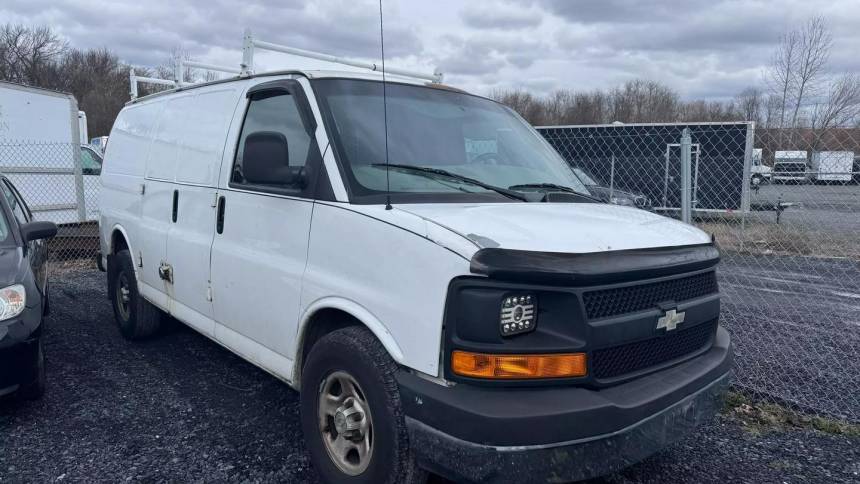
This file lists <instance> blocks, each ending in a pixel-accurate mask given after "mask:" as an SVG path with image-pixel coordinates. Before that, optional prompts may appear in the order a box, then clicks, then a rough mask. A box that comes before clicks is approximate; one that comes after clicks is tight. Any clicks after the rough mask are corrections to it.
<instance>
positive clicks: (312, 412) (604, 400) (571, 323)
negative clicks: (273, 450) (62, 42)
mask: <svg viewBox="0 0 860 484" xmlns="http://www.w3.org/2000/svg"><path fill="white" fill-rule="evenodd" d="M110 140H111V141H110V144H111V149H110V150H108V151H107V155H106V158H105V160H104V166H103V170H102V174H101V183H102V186H101V192H100V193H101V202H100V231H101V252H102V253H101V256H100V261H99V262H100V264H104V265H106V269H107V277H108V290H109V296H110V299H111V301H112V304H113V309H114V312H115V315H116V320H117V323H118V324H119V330H120V331H121V333H122V334H123V335H124V336H125V337H127V338H130V339H138V338H144V337H149V336H151V335H153V334H155V333H156V332H157V330H158V328H159V325H160V322H161V318H162V316H163V314H170V315H171V316H173V317H174V318H176V319H178V320H180V321H182V322H183V323H185V324H187V325H189V326H191V327H192V328H194V329H195V330H197V331H199V332H200V333H202V334H204V335H205V336H207V337H209V338H211V339H212V340H214V341H216V342H217V343H219V344H221V345H223V346H224V347H226V348H228V349H229V350H230V351H233V352H235V353H236V354H238V355H240V356H241V357H243V358H245V359H247V360H248V361H250V362H252V363H253V364H255V365H257V366H259V367H260V368H262V369H264V370H265V371H267V372H269V373H271V374H272V375H274V376H276V377H277V378H279V379H281V380H283V381H284V382H286V383H287V384H288V385H290V386H291V387H293V388H294V389H296V390H298V391H299V392H300V400H301V419H302V422H301V423H302V428H303V431H304V435H305V441H306V447H307V449H308V451H309V453H310V456H311V459H312V463H313V465H314V467H315V468H316V470H317V471H318V472H319V474H320V475H321V476H322V478H323V479H324V480H325V481H327V482H354V483H381V482H389V483H404V482H406V483H414V482H421V481H422V480H424V479H425V478H426V475H427V472H428V471H432V472H435V473H438V474H441V475H443V476H447V477H449V478H452V479H455V480H457V481H473V482H517V483H521V482H543V481H546V480H552V481H554V482H555V481H563V480H576V479H582V478H587V477H591V476H596V475H601V474H605V473H608V472H611V471H614V470H617V469H620V468H622V467H624V466H627V465H629V464H631V463H634V462H636V461H639V460H641V459H643V458H645V457H646V456H648V455H651V454H652V453H654V452H656V451H658V450H660V449H662V448H664V447H665V446H667V445H670V444H671V443H673V442H675V441H677V440H678V439H681V438H683V437H684V436H687V435H690V434H691V433H694V432H695V431H696V427H697V426H698V425H699V424H702V423H704V422H707V421H709V420H710V419H711V417H712V416H713V415H714V413H715V412H716V411H717V409H718V407H719V404H720V401H721V395H722V394H723V393H724V391H725V390H726V388H727V381H728V375H729V371H730V366H731V347H730V342H729V335H728V333H727V332H726V330H725V329H723V328H721V327H720V325H719V323H718V318H719V310H720V301H719V292H718V287H717V279H716V275H715V266H716V264H717V262H718V259H719V253H718V251H717V248H716V247H715V245H714V242H713V241H712V238H711V237H710V236H708V235H707V234H705V233H704V232H702V231H701V230H698V229H696V228H694V227H692V226H690V225H685V224H683V223H680V222H678V221H675V220H672V219H669V218H664V217H661V216H659V215H656V214H653V213H650V212H647V211H643V210H639V209H636V208H633V207H625V206H617V205H609V204H605V203H601V202H599V201H598V200H597V199H596V198H594V197H592V196H591V195H590V194H589V192H588V189H587V188H586V187H585V186H584V184H583V183H582V182H581V181H580V180H579V179H578V178H577V177H576V175H575V174H574V172H573V170H572V169H571V167H570V166H569V165H568V164H567V163H566V162H565V161H564V160H563V159H562V158H561V157H560V156H559V155H558V154H557V153H556V152H555V151H553V149H552V148H551V147H550V146H549V145H548V144H547V143H546V142H545V141H544V140H543V139H542V138H541V136H540V135H539V134H537V132H536V131H535V130H534V129H532V128H531V127H530V126H529V125H528V124H526V123H525V122H524V121H523V120H522V119H521V118H520V117H519V116H517V115H516V114H515V113H514V112H513V111H511V110H510V109H508V108H507V107H505V106H503V105H501V104H498V103H496V102H494V101H492V100H489V99H486V98H483V97H480V96H475V95H472V94H468V93H466V92H462V91H459V90H456V89H453V88H450V87H446V86H443V85H441V84H438V83H432V82H431V83H425V82H422V81H417V80H407V79H398V80H396V81H394V80H392V79H389V80H388V82H385V83H384V82H383V79H382V78H381V77H380V76H379V74H378V73H366V74H365V73H360V72H327V71H301V72H300V71H289V72H286V71H282V72H279V73H268V74H260V75H249V76H242V77H235V78H232V79H229V80H223V81H215V82H210V83H206V84H199V85H191V86H184V87H178V88H176V89H171V90H169V91H167V92H164V93H160V94H154V95H151V96H147V97H143V98H140V99H137V100H134V101H132V102H130V103H129V104H128V105H127V106H126V107H125V108H124V109H123V110H122V112H121V113H120V114H119V117H118V118H117V120H116V123H115V124H114V127H113V130H112V131H111V133H110Z"/></svg>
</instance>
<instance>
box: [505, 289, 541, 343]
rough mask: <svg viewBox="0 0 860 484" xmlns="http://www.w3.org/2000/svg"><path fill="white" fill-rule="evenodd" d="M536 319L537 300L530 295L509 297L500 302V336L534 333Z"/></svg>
mask: <svg viewBox="0 0 860 484" xmlns="http://www.w3.org/2000/svg"><path fill="white" fill-rule="evenodd" d="M536 317H537V298H536V297H535V296H533V295H532V294H516V295H510V296H507V297H505V298H504V300H502V310H501V318H500V319H499V332H501V333H502V336H513V335H515V334H521V333H528V332H529V331H534V330H535V326H536V321H535V318H536Z"/></svg>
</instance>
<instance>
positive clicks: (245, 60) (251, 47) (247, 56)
mask: <svg viewBox="0 0 860 484" xmlns="http://www.w3.org/2000/svg"><path fill="white" fill-rule="evenodd" d="M257 48H259V49H264V50H270V51H274V52H281V53H283V54H291V55H295V56H299V57H306V58H309V59H317V60H322V61H326V62H332V63H335V64H341V65H347V66H352V67H358V68H360V69H369V70H371V71H375V72H382V66H381V65H379V64H376V63H374V62H363V61H358V60H353V59H348V58H345V57H338V56H334V55H329V54H323V53H322V52H314V51H310V50H305V49H297V48H295V47H289V46H286V45H281V44H275V43H272V42H265V41H262V40H258V39H255V38H254V37H253V35H252V34H251V31H250V30H246V31H245V41H244V45H243V46H242V75H250V74H251V73H252V69H253V65H254V51H255V50H256V49H257ZM385 73H386V74H392V75H395V76H403V77H412V78H416V79H426V80H428V81H431V82H436V83H439V82H442V78H443V77H444V76H443V74H442V73H441V72H439V71H438V70H437V71H436V72H434V73H432V74H428V73H426V72H418V71H412V70H408V69H397V68H393V67H386V69H385Z"/></svg>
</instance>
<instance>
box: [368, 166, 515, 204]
mask: <svg viewBox="0 0 860 484" xmlns="http://www.w3.org/2000/svg"><path fill="white" fill-rule="evenodd" d="M371 166H376V167H379V168H382V167H388V168H394V169H397V170H405V171H414V172H416V173H420V174H426V175H438V176H444V177H446V178H451V179H452V180H457V181H461V182H463V183H468V184H470V185H475V186H478V187H481V188H483V189H486V190H490V191H493V192H496V193H499V194H501V195H504V196H506V197H508V198H513V199H515V200H522V201H523V202H528V201H529V199H528V197H526V196H525V195H523V194H522V193H519V192H516V191H514V190H510V189H507V188H502V187H497V186H495V185H490V184H489V183H484V182H482V181H480V180H475V179H474V178H469V177H467V176H463V175H458V174H456V173H453V172H450V171H447V170H443V169H441V168H428V167H426V166H416V165H400V164H397V163H387V164H386V163H374V164H372V165H371Z"/></svg>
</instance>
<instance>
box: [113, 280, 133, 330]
mask: <svg viewBox="0 0 860 484" xmlns="http://www.w3.org/2000/svg"><path fill="white" fill-rule="evenodd" d="M130 304H131V289H130V285H129V282H128V276H126V275H125V272H120V274H119V280H118V281H117V285H116V307H117V309H118V310H119V315H120V317H121V318H122V320H123V321H128V319H129V316H130V314H131V311H130V310H129V306H130Z"/></svg>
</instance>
